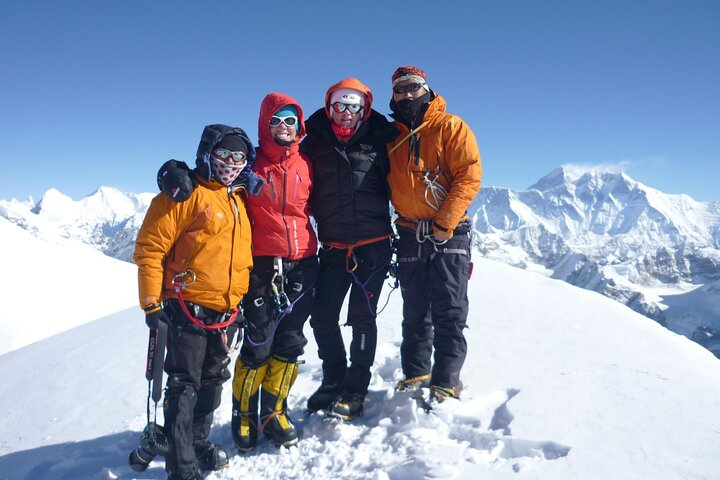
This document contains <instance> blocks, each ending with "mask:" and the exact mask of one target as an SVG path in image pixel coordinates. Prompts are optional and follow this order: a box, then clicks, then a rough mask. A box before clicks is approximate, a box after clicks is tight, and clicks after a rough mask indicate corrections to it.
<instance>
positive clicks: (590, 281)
mask: <svg viewBox="0 0 720 480" xmlns="http://www.w3.org/2000/svg"><path fill="white" fill-rule="evenodd" d="M469 213H470V215H471V217H472V219H473V222H474V224H475V229H476V231H477V236H476V238H475V242H474V244H475V245H476V247H477V249H478V250H479V251H480V252H482V254H483V255H485V256H487V257H489V258H493V259H496V260H500V261H503V262H505V263H509V264H512V265H515V266H517V267H520V268H526V269H531V270H537V271H540V272H542V273H544V274H546V275H549V276H551V277H553V278H557V279H559V280H563V281H566V282H568V283H571V284H573V285H576V286H579V287H582V288H585V289H588V290H594V291H596V292H599V293H601V294H603V295H606V296H608V297H611V298H613V299H615V300H617V301H619V302H621V303H623V304H625V305H627V306H629V307H630V308H632V309H633V310H635V311H637V312H640V313H642V314H644V315H647V316H649V317H651V318H653V319H655V320H657V321H658V322H660V323H662V324H663V325H665V326H667V327H668V328H670V329H671V330H673V331H675V332H678V333H681V334H683V335H686V336H688V337H692V336H693V333H694V332H695V330H696V329H697V328H699V327H711V328H714V329H716V330H720V202H711V203H706V202H698V201H695V200H693V199H692V198H690V197H688V196H687V195H669V194H665V193H662V192H660V191H658V190H655V189H653V188H650V187H648V186H646V185H643V184H642V183H639V182H637V181H635V180H633V179H632V178H630V177H629V176H627V175H626V174H624V173H613V172H604V171H598V170H592V171H587V172H583V173H580V174H577V173H575V172H572V171H571V170H569V169H565V168H557V169H555V170H553V171H552V172H550V173H549V174H548V175H546V176H545V177H543V178H541V179H540V180H539V181H538V182H537V183H535V184H534V185H532V186H531V187H530V188H529V189H527V190H522V191H518V190H511V189H508V188H498V187H487V188H483V189H482V190H481V192H480V194H479V195H478V197H477V198H476V199H475V201H474V202H473V203H472V205H471V208H470V210H469ZM701 285H702V287H701V288H700V289H698V290H695V289H696V288H698V287H699V286H701ZM699 299H702V301H699Z"/></svg>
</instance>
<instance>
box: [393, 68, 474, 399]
mask: <svg viewBox="0 0 720 480" xmlns="http://www.w3.org/2000/svg"><path fill="white" fill-rule="evenodd" d="M392 89H393V94H392V95H393V96H392V100H391V102H390V108H391V109H392V111H393V114H392V117H393V118H394V119H395V123H394V125H395V126H396V127H397V128H398V129H399V130H400V135H399V137H398V139H397V140H395V141H392V142H389V143H388V145H387V148H388V154H389V156H390V173H389V175H388V183H389V185H390V192H391V201H392V204H393V206H394V207H395V210H396V212H397V214H398V216H397V219H396V220H395V225H396V227H397V231H398V235H399V243H398V248H397V261H398V271H397V278H398V280H399V282H400V289H401V292H402V296H403V323H402V344H401V347H400V354H401V364H402V370H403V374H404V376H405V379H404V380H402V381H400V382H399V383H398V386H397V388H398V389H399V390H407V389H417V388H419V387H421V386H429V387H430V397H431V399H434V400H435V401H444V400H446V399H449V398H459V396H460V391H461V389H462V383H461V381H460V370H461V368H462V366H463V363H464V361H465V357H466V355H467V342H466V340H465V335H464V332H463V330H464V329H465V328H466V327H467V315H468V308H469V304H468V297H467V287H468V279H469V273H470V266H471V263H470V248H471V245H470V232H471V229H472V226H471V223H470V220H469V218H468V216H467V208H468V206H469V205H470V203H471V202H472V201H473V199H474V198H475V196H476V195H477V193H478V191H479V190H480V180H481V177H482V164H481V162H480V151H479V149H478V145H477V141H476V140H475V135H474V134H473V132H472V130H470V127H468V125H467V124H466V123H465V122H464V121H463V120H462V119H460V118H459V117H458V116H456V115H451V114H449V113H446V112H445V99H444V98H443V97H441V96H440V95H438V94H436V93H435V92H434V91H433V90H432V89H430V87H429V86H428V83H427V79H426V75H425V72H423V71H422V70H421V69H419V68H417V67H414V66H410V65H408V66H403V67H399V68H398V69H397V70H395V72H394V73H393V76H392ZM433 351H434V357H433ZM431 357H433V358H434V361H431Z"/></svg>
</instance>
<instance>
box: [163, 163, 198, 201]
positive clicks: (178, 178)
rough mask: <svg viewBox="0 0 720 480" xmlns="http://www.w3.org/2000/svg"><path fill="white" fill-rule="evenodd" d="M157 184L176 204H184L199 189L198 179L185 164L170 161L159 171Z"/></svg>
mask: <svg viewBox="0 0 720 480" xmlns="http://www.w3.org/2000/svg"><path fill="white" fill-rule="evenodd" d="M157 184H158V188H159V189H160V191H161V192H163V193H164V194H165V195H167V196H168V197H170V198H172V199H173V200H175V201H176V202H184V201H185V200H187V199H188V198H190V195H191V194H192V192H193V190H195V188H196V187H197V179H196V178H195V174H194V173H193V172H192V171H191V170H190V167H188V166H187V164H186V163H185V162H181V161H179V160H168V161H167V162H165V163H163V164H162V166H161V167H160V170H158V174H157Z"/></svg>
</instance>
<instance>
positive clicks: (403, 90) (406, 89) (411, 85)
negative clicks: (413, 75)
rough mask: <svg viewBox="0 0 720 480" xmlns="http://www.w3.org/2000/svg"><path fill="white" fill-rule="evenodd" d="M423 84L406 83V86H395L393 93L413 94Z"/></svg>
mask: <svg viewBox="0 0 720 480" xmlns="http://www.w3.org/2000/svg"><path fill="white" fill-rule="evenodd" d="M424 86H425V84H424V83H408V84H407V85H395V86H394V87H393V92H395V93H408V92H409V93H415V92H417V91H418V90H420V89H421V88H422V87H424Z"/></svg>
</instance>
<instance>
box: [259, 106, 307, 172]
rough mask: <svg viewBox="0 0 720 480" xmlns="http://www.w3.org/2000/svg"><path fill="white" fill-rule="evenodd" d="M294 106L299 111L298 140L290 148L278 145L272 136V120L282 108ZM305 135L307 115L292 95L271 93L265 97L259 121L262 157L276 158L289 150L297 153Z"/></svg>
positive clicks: (260, 152)
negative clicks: (274, 114)
mask: <svg viewBox="0 0 720 480" xmlns="http://www.w3.org/2000/svg"><path fill="white" fill-rule="evenodd" d="M286 105H292V106H294V107H295V108H296V109H297V112H298V140H297V141H296V142H295V143H293V144H292V145H290V146H289V147H283V146H282V145H278V144H277V143H275V140H273V138H272V135H270V119H271V118H272V115H273V113H275V112H277V111H278V110H280V108H282V107H284V106H286ZM304 135H305V115H304V114H303V109H302V107H301V106H300V104H299V103H298V102H297V100H295V99H294V98H292V97H291V96H290V95H285V94H284V93H269V94H267V95H266V96H265V98H264V99H263V101H262V104H260V118H259V119H258V144H259V147H258V153H259V154H260V155H263V156H266V157H269V158H276V157H279V156H280V155H281V154H283V153H286V152H287V149H288V148H289V149H290V152H296V151H297V150H298V145H299V144H300V139H301V138H302V137H303V136H304Z"/></svg>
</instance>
